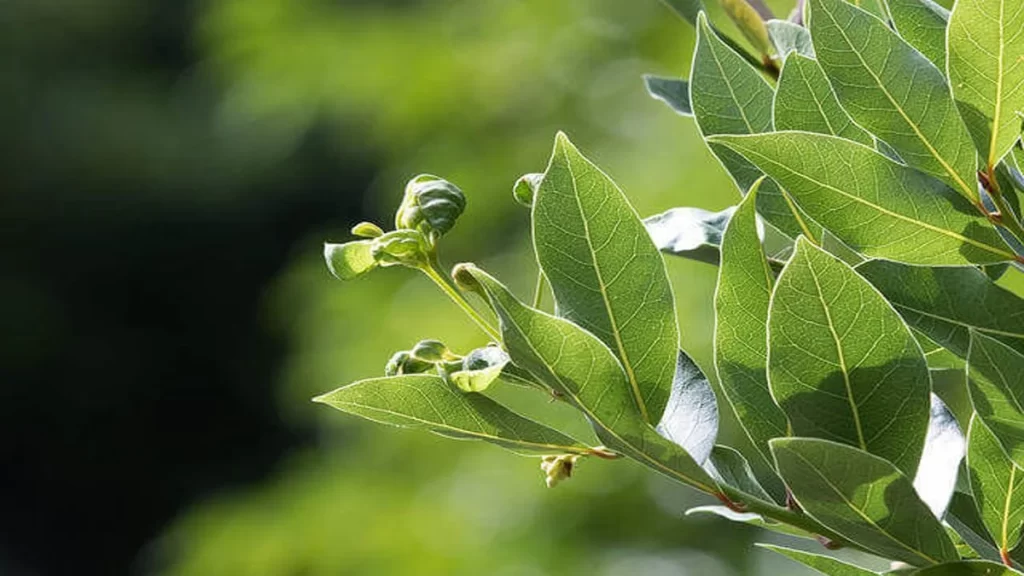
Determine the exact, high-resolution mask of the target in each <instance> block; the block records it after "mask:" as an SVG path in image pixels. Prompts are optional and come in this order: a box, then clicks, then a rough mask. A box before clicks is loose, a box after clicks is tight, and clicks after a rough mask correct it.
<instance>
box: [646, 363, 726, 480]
mask: <svg viewBox="0 0 1024 576" xmlns="http://www.w3.org/2000/svg"><path fill="white" fill-rule="evenodd" d="M657 430H658V433H659V434H661V435H662V436H664V437H665V438H668V439H669V440H671V441H673V442H675V443H676V444H677V445H679V446H682V447H683V448H684V449H685V450H686V451H687V452H689V453H690V456H692V457H693V459H694V460H696V461H697V463H698V464H700V463H703V462H704V461H705V460H707V459H708V456H709V455H710V454H711V450H712V449H713V448H714V447H715V440H716V439H717V438H718V401H717V400H716V399H715V391H714V390H712V388H711V382H709V381H708V378H707V376H705V375H704V372H703V371H702V370H701V369H700V366H697V363H696V362H694V361H693V359H692V358H690V357H689V356H688V355H687V354H686V352H683V351H682V350H680V351H679V355H678V356H677V359H676V372H675V375H674V377H673V378H672V393H671V394H670V395H669V398H668V405H667V406H665V412H664V414H662V416H661V420H660V421H659V422H658V426H657Z"/></svg>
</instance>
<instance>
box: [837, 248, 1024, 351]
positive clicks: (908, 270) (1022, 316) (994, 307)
mask: <svg viewBox="0 0 1024 576" xmlns="http://www.w3.org/2000/svg"><path fill="white" fill-rule="evenodd" d="M857 272H859V273H860V274H861V275H862V276H864V277H865V278H867V279H868V281H869V282H871V283H872V284H873V285H874V286H875V288H878V290H879V291H880V292H881V293H882V294H883V295H884V296H885V297H886V299H887V300H889V302H890V303H892V305H893V306H894V307H895V308H896V310H897V311H898V312H899V313H900V315H901V316H903V319H904V320H906V322H907V323H908V324H910V325H911V326H913V327H914V329H916V330H919V331H921V332H923V333H924V334H925V335H926V336H928V337H929V338H931V339H932V340H934V341H936V342H938V343H939V344H941V345H942V346H944V347H945V348H947V349H949V350H950V351H952V352H953V353H954V354H957V355H958V356H961V357H963V358H966V357H967V352H968V349H969V347H970V341H971V338H970V331H971V330H977V331H978V332H981V333H982V334H985V335H987V336H992V337H993V338H997V339H998V340H1000V341H1001V342H1003V343H1004V344H1007V345H1009V346H1011V347H1013V348H1015V349H1016V350H1018V351H1020V352H1024V299H1021V298H1020V297H1019V296H1017V295H1016V294H1014V293H1012V292H1010V291H1009V290H1006V289H1004V288H1002V287H1000V286H997V285H996V284H994V283H993V282H992V281H991V280H990V279H989V278H988V277H986V276H985V274H984V273H982V272H980V271H978V270H977V269H975V268H923V267H918V266H906V265H903V264H898V263H896V262H887V261H884V260H871V261H868V262H865V263H863V264H861V265H860V266H858V267H857Z"/></svg>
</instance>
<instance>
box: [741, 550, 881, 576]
mask: <svg viewBox="0 0 1024 576" xmlns="http://www.w3.org/2000/svg"><path fill="white" fill-rule="evenodd" d="M757 546H758V547H760V548H764V549H765V550H771V551H772V552H775V553H776V554H781V555H782V556H785V557H787V558H789V559H790V560H793V561H795V562H799V563H800V564H803V565H804V566H808V567H810V568H813V569H814V570H815V571H817V572H820V573H822V574H825V575H826V576H878V572H872V571H870V570H866V569H864V568H861V567H860V566H854V565H853V564H848V563H846V562H843V561H841V560H837V559H835V558H833V557H831V556H822V555H821V554H811V553H810V552H804V551H803V550H794V549H792V548H784V547H782V546H772V545H771V544H758V545H757Z"/></svg>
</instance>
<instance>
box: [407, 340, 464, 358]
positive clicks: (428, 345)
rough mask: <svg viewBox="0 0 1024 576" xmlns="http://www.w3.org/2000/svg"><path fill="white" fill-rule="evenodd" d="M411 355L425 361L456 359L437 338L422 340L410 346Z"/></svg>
mask: <svg viewBox="0 0 1024 576" xmlns="http://www.w3.org/2000/svg"><path fill="white" fill-rule="evenodd" d="M412 355H413V356H415V357H416V358H419V359H420V360H423V361H425V362H444V361H451V360H456V359H458V356H456V355H454V354H452V353H451V351H449V350H448V347H447V346H445V345H444V344H443V343H442V342H440V341H438V340H423V341H420V342H418V343H417V344H416V345H415V346H413V347H412Z"/></svg>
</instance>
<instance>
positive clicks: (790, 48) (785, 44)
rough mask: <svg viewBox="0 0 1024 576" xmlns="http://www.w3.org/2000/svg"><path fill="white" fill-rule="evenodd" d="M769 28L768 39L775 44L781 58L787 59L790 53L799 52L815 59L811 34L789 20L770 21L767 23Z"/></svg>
mask: <svg viewBox="0 0 1024 576" xmlns="http://www.w3.org/2000/svg"><path fill="white" fill-rule="evenodd" d="M765 27H767V28H768V37H769V38H771V39H772V43H773V44H775V49H776V50H777V51H778V54H779V57H780V58H785V57H786V55H787V54H789V53H790V52H797V53H798V54H802V55H804V56H807V57H808V58H814V44H812V43H811V33H810V31H808V30H807V28H804V27H803V26H800V25H799V24H794V23H792V22H789V21H788V20H769V21H767V22H765Z"/></svg>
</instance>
